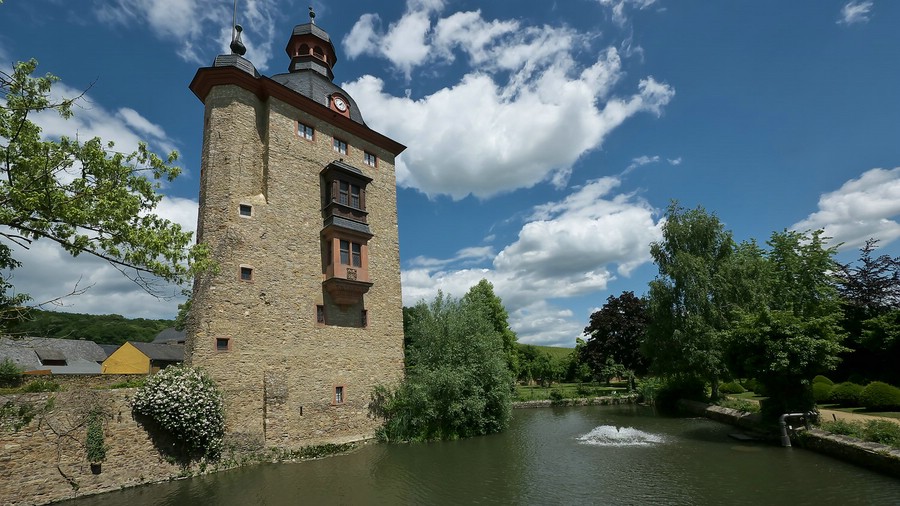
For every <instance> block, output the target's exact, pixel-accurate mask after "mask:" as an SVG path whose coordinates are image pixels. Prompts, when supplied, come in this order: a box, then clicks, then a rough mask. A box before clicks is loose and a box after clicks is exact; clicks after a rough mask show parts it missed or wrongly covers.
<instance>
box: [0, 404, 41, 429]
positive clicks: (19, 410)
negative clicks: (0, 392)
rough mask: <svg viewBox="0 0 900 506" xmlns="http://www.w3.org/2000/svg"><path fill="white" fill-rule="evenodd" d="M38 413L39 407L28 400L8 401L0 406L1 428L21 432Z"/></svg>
mask: <svg viewBox="0 0 900 506" xmlns="http://www.w3.org/2000/svg"><path fill="white" fill-rule="evenodd" d="M36 415H37V409H36V408H35V407H34V405H33V404H31V403H28V402H22V403H17V402H13V401H6V402H5V403H3V405H2V406H0V430H2V431H12V432H19V430H21V429H22V427H25V426H26V425H28V424H29V423H31V421H32V420H34V417H35V416H36Z"/></svg>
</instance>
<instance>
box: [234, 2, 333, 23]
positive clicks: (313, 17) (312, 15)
mask: <svg viewBox="0 0 900 506" xmlns="http://www.w3.org/2000/svg"><path fill="white" fill-rule="evenodd" d="M235 1H237V0H235ZM309 22H310V23H312V24H316V11H314V10H313V8H312V5H310V6H309Z"/></svg>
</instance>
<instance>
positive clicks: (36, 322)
mask: <svg viewBox="0 0 900 506" xmlns="http://www.w3.org/2000/svg"><path fill="white" fill-rule="evenodd" d="M174 324H175V322H174V321H173V320H148V319H146V318H134V319H131V318H125V317H124V316H121V315H117V314H108V315H93V314H80V313H60V312H56V311H41V310H36V309H35V310H31V311H30V312H29V316H28V318H26V319H25V320H23V321H20V322H16V323H13V324H10V325H9V326H8V327H7V328H6V331H5V333H6V334H8V335H12V336H20V337H21V336H30V337H52V338H59V339H84V340H87V341H94V342H96V343H99V344H122V343H124V342H125V341H144V342H149V341H152V340H153V338H154V337H156V334H158V333H159V331H161V330H163V329H166V328H168V327H172V326H173V325H174Z"/></svg>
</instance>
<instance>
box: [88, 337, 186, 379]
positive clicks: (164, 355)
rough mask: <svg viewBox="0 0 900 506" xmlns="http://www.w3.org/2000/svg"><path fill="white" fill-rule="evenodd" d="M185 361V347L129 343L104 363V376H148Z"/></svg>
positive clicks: (113, 353)
mask: <svg viewBox="0 0 900 506" xmlns="http://www.w3.org/2000/svg"><path fill="white" fill-rule="evenodd" d="M183 361H184V345H180V344H154V343H137V342H131V341H129V342H127V343H125V344H123V345H122V346H120V347H119V349H117V350H116V351H114V352H112V354H110V356H109V357H107V359H106V360H104V361H103V365H102V366H101V367H102V372H103V374H148V373H151V372H156V371H159V370H160V369H165V368H166V367H168V366H170V365H172V364H178V363H181V362H183Z"/></svg>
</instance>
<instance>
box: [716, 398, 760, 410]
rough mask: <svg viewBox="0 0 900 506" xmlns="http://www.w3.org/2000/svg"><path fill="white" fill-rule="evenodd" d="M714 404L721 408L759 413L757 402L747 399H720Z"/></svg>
mask: <svg viewBox="0 0 900 506" xmlns="http://www.w3.org/2000/svg"><path fill="white" fill-rule="evenodd" d="M716 404H718V405H719V406H722V407H723V408H729V409H736V410H738V411H743V412H744V413H759V404H757V403H755V402H752V401H748V400H747V399H722V400H720V401H719V402H717V403H716Z"/></svg>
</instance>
